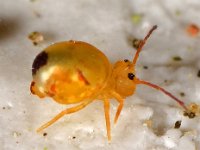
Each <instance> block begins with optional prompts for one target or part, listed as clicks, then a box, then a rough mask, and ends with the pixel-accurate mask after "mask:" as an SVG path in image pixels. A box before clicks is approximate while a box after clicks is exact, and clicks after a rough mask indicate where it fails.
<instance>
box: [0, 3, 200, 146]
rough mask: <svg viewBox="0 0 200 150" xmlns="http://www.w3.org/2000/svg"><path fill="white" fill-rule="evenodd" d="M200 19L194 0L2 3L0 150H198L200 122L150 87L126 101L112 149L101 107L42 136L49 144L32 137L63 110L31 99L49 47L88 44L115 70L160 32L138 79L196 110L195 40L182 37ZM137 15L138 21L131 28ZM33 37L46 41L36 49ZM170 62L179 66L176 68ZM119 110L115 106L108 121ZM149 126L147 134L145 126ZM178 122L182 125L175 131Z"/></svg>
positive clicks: (199, 82) (199, 65)
mask: <svg viewBox="0 0 200 150" xmlns="http://www.w3.org/2000/svg"><path fill="white" fill-rule="evenodd" d="M199 14H200V2H199V0H173V1H165V0H142V1H141V0H123V1H122V0H121V1H120V0H101V1H99V0H56V1H55V0H32V1H31V0H0V70H1V71H0V149H1V150H15V149H19V150H64V149H70V150H78V149H95V150H110V149H115V150H124V149H127V150H166V149H173V150H188V149H190V150H197V149H200V126H199V123H200V118H198V117H197V118H195V119H188V118H186V117H183V115H182V111H181V109H180V108H179V107H178V106H177V104H176V103H174V102H173V101H172V100H170V98H168V97H166V96H165V95H163V94H161V93H160V92H158V91H155V90H152V89H150V88H148V87H144V86H139V87H138V88H137V91H136V94H135V95H133V96H131V97H129V98H127V100H126V102H125V107H124V109H123V112H122V114H121V116H120V119H119V121H118V124H117V125H116V126H114V125H113V124H112V142H111V143H110V144H108V143H107V137H106V130H105V121H104V112H103V104H102V102H101V101H95V102H94V103H92V104H91V105H89V106H88V107H87V108H85V109H84V110H82V111H81V112H78V113H75V114H72V115H68V116H65V117H63V118H62V119H61V120H60V121H58V122H57V123H55V124H54V125H53V126H51V127H49V128H47V129H46V130H45V132H46V133H47V136H45V137H44V136H43V135H42V134H37V133H36V132H35V130H36V129H37V127H39V126H40V125H42V124H43V123H44V122H46V121H48V120H49V119H50V118H52V117H53V116H54V115H55V114H57V113H58V112H59V111H61V110H62V109H64V108H66V106H61V105H59V104H57V103H55V102H54V101H52V100H51V99H45V100H44V101H40V100H39V98H38V97H36V96H33V95H31V94H30V91H29V86H30V82H31V79H32V77H31V65H32V61H33V59H34V58H35V56H36V55H37V54H38V53H39V52H40V51H41V50H42V49H43V48H45V47H46V46H48V45H49V44H51V43H54V42H56V41H64V40H70V39H74V40H82V41H86V42H89V43H91V44H93V45H95V46H96V47H98V48H99V49H100V50H102V51H103V52H104V53H105V54H106V55H107V57H108V58H109V59H110V60H111V62H115V61H116V60H119V59H122V60H123V59H125V58H127V59H131V58H132V57H133V55H134V53H135V50H134V49H133V47H132V45H131V42H130V39H132V38H133V37H136V38H142V37H144V36H145V34H146V33H147V31H148V30H149V29H150V28H151V27H152V25H154V24H157V25H158V26H159V28H158V29H157V30H156V32H155V33H154V34H153V36H152V37H151V39H150V40H149V41H148V43H147V44H146V46H145V48H144V50H143V51H142V53H141V55H140V59H139V62H138V65H137V73H138V74H137V75H138V76H140V78H142V79H145V80H148V81H151V82H153V83H156V84H158V85H160V86H162V87H164V88H166V89H168V90H169V91H171V92H172V93H173V94H174V95H176V96H177V97H179V98H182V99H183V100H184V101H185V102H186V103H189V102H191V101H193V102H197V103H200V78H199V77H197V72H198V70H199V69H200V59H199V57H200V50H199V48H200V46H199V36H197V37H195V38H194V37H190V36H188V34H187V33H186V31H185V28H186V26H187V25H189V24H191V23H195V24H197V25H200V15H199ZM138 15H139V16H141V18H140V21H139V22H137V21H136V22H134V21H133V18H134V17H136V16H138ZM136 18H137V17H136ZM33 31H39V32H41V33H43V35H44V37H45V40H44V42H43V43H41V44H39V45H38V46H33V44H32V43H31V41H30V40H29V39H28V38H27V36H28V34H29V33H31V32H33ZM175 56H179V57H181V58H182V60H181V61H178V62H177V61H173V59H172V58H173V57H175ZM143 66H148V69H143ZM181 92H184V93H185V96H184V97H181V96H180V93H181ZM67 107H68V106H67ZM116 107H117V103H116V102H115V101H114V100H113V101H112V104H111V117H112V118H113V117H114V113H115V111H116ZM91 112H92V113H91ZM148 119H150V120H151V121H152V123H153V126H152V128H148V127H147V126H145V124H144V122H145V121H146V120H148ZM177 120H182V125H181V127H180V129H173V127H174V123H175V122H176V121H177Z"/></svg>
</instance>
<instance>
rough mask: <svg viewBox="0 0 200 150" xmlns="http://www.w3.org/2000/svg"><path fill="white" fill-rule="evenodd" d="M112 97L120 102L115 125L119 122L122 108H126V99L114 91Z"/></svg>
mask: <svg viewBox="0 0 200 150" xmlns="http://www.w3.org/2000/svg"><path fill="white" fill-rule="evenodd" d="M111 95H112V97H114V98H115V99H116V100H117V101H118V102H119V106H118V108H117V112H116V114H115V119H114V123H115V124H116V123H117V120H118V118H119V115H120V113H121V111H122V108H123V106H124V99H123V98H122V97H121V96H120V95H119V94H118V93H116V92H114V91H113V92H111Z"/></svg>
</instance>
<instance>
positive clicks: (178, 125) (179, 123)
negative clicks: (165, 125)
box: [174, 120, 181, 129]
mask: <svg viewBox="0 0 200 150" xmlns="http://www.w3.org/2000/svg"><path fill="white" fill-rule="evenodd" d="M180 126H181V120H178V121H176V123H175V125H174V128H175V129H178V128H180Z"/></svg>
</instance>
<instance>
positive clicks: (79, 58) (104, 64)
mask: <svg viewBox="0 0 200 150" xmlns="http://www.w3.org/2000/svg"><path fill="white" fill-rule="evenodd" d="M42 55H46V58H45V59H46V64H44V65H42V66H40V68H36V67H35V64H37V63H40V61H41V58H42V57H44V56H42ZM41 56H42V57H41ZM35 64H33V70H34V69H35V68H36V71H35V73H33V82H34V86H35V88H37V91H38V92H40V95H42V96H43V97H45V96H50V97H52V98H53V99H54V100H55V101H57V102H58V103H62V104H71V103H78V102H80V101H82V100H85V99H88V98H95V97H96V96H97V95H98V94H99V93H100V92H101V90H102V88H104V87H105V85H106V83H107V80H108V79H109V76H110V73H111V65H110V63H109V61H108V59H107V58H106V56H105V55H104V54H103V53H102V52H101V51H99V50H98V49H97V48H95V47H94V46H92V45H90V44H88V43H85V42H80V41H69V42H61V43H56V44H54V45H51V46H49V47H48V48H46V49H45V50H44V51H43V52H41V53H40V54H39V55H38V57H36V59H35ZM33 91H34V90H33ZM35 93H36V91H35ZM36 94H37V93H36Z"/></svg>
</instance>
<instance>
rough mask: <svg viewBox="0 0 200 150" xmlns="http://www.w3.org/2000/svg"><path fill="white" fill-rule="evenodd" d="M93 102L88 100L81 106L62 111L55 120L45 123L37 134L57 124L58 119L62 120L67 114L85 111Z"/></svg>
mask: <svg viewBox="0 0 200 150" xmlns="http://www.w3.org/2000/svg"><path fill="white" fill-rule="evenodd" d="M92 101H93V100H88V101H86V102H83V103H81V104H80V105H77V106H74V107H72V108H68V109H65V110H63V111H61V112H60V113H59V114H57V115H56V116H55V117H54V118H53V119H51V120H50V121H49V122H47V123H45V124H44V125H42V126H41V127H40V128H38V129H37V132H40V131H42V130H43V129H45V128H47V127H49V126H50V125H52V124H53V123H55V122H56V121H57V120H58V119H60V118H61V117H63V116H64V115H67V114H71V113H74V112H77V111H79V110H81V109H83V108H84V107H86V106H87V105H88V104H90V103H91V102H92Z"/></svg>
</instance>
